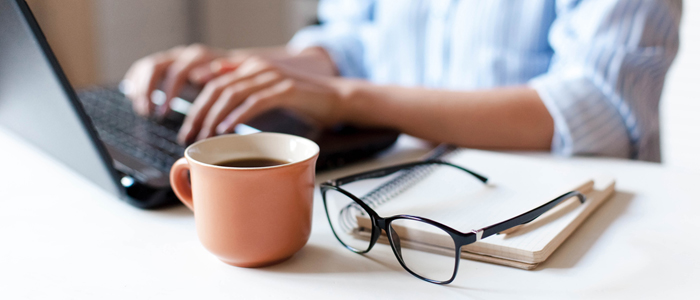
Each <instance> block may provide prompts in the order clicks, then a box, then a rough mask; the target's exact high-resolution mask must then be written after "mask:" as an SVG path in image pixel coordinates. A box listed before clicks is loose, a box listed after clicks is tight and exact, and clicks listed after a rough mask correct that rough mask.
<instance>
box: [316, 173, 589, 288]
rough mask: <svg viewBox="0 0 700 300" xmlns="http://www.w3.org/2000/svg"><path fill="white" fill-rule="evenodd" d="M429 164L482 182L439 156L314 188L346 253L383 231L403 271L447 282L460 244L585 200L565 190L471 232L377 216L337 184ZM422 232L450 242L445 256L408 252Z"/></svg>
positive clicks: (361, 250) (365, 248) (368, 245)
mask: <svg viewBox="0 0 700 300" xmlns="http://www.w3.org/2000/svg"><path fill="white" fill-rule="evenodd" d="M435 165H442V166H448V167H451V168H456V169H458V170H461V171H463V172H466V173H468V174H470V175H471V176H472V177H474V178H476V179H477V180H479V181H481V182H482V183H484V184H485V183H486V182H487V181H488V179H487V178H486V177H484V176H482V175H479V174H477V173H475V172H472V171H470V170H468V169H465V168H463V167H460V166H458V165H455V164H452V163H449V162H445V161H441V160H428V161H422V162H415V163H408V164H401V165H396V166H391V167H387V168H382V169H377V170H373V171H368V172H363V173H358V174H355V175H350V176H346V177H343V178H339V179H336V180H330V181H328V182H325V183H322V184H321V185H320V189H321V195H322V196H323V205H324V207H325V209H326V216H327V217H328V222H329V223H330V225H331V229H332V230H333V234H334V235H335V237H336V238H337V239H338V241H339V242H340V243H341V244H342V245H343V246H345V248H348V249H349V250H350V251H353V252H355V253H358V254H365V253H367V252H369V251H370V250H371V249H372V247H374V245H375V244H376V243H377V241H378V240H379V238H380V236H381V233H382V230H383V231H384V232H385V233H386V237H387V239H388V241H389V244H390V245H391V248H392V250H393V252H394V255H395V256H396V258H397V259H398V261H399V263H400V264H401V266H402V267H403V268H404V269H405V270H406V271H408V272H409V273H411V274H412V275H413V276H416V277H418V278H420V279H422V280H425V281H428V282H431V283H436V284H448V283H450V282H452V281H453V280H454V279H455V277H456V276H457V269H458V268H459V261H460V254H461V248H462V246H465V245H469V244H471V243H474V242H476V241H479V240H481V239H484V238H487V237H489V236H492V235H494V234H497V233H499V232H503V231H507V230H508V229H511V228H513V227H516V226H519V225H523V224H526V223H529V222H531V221H533V220H534V219H536V218H537V217H539V216H540V215H542V214H544V213H545V212H547V211H548V210H550V209H551V208H553V207H554V206H556V205H557V204H559V203H561V202H563V201H565V200H567V199H570V198H572V197H578V199H579V201H580V202H581V203H583V202H584V201H585V200H586V198H585V196H584V195H583V194H581V193H579V192H577V191H571V192H568V193H565V194H563V195H561V196H559V197H557V198H556V199H554V200H552V201H549V202H547V203H545V204H543V205H541V206H539V207H537V208H535V209H533V210H530V211H528V212H526V213H523V214H521V215H519V216H516V217H514V218H511V219H508V220H505V221H503V222H500V223H497V224H493V225H491V226H487V227H484V228H481V229H475V230H472V231H471V232H461V231H458V230H456V229H453V228H451V227H449V226H447V225H444V224H441V223H439V222H436V221H433V220H431V219H428V218H423V217H418V216H412V215H395V216H390V217H380V216H379V215H378V214H377V213H376V212H375V211H374V210H373V209H372V208H371V207H370V205H368V203H367V202H365V201H363V200H361V199H360V198H358V197H357V196H355V195H353V194H352V193H350V192H348V191H347V190H345V189H343V188H341V186H343V185H346V184H349V183H352V182H356V181H359V180H366V179H375V178H381V177H384V176H388V175H391V174H394V173H397V172H399V171H406V172H411V171H414V170H419V169H420V168H429V167H430V166H435ZM406 174H408V173H406ZM370 204H371V203H370ZM425 233H430V238H431V239H434V240H441V241H442V243H441V246H445V245H451V246H448V247H443V248H445V249H444V250H445V251H444V253H445V254H448V256H446V257H445V259H435V261H431V262H430V263H425V262H424V261H423V260H424V257H423V256H422V254H421V252H420V251H418V250H414V249H415V248H417V249H420V243H416V242H415V241H420V240H421V238H425V237H426V236H427V235H425ZM452 255H454V258H452Z"/></svg>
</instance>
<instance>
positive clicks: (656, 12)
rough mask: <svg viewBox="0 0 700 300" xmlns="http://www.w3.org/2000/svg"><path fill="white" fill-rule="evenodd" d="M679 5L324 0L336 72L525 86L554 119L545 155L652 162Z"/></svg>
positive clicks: (324, 32) (646, 1) (459, 85)
mask: <svg viewBox="0 0 700 300" xmlns="http://www.w3.org/2000/svg"><path fill="white" fill-rule="evenodd" d="M681 10H682V5H681V1H680V0H527V1H521V0H488V1H483V0H402V1H390V0H376V1H372V0H347V1H343V0H322V1H321V3H320V4H319V17H320V19H321V21H322V25H320V26H313V27H308V28H305V29H304V30H302V31H300V32H299V33H297V35H296V36H295V37H294V38H293V39H292V41H290V44H289V45H290V47H292V48H297V49H300V48H304V47H308V46H322V47H324V48H325V49H326V50H327V51H328V52H329V54H330V55H331V57H332V58H333V60H334V62H335V63H336V65H337V67H338V69H339V71H340V73H341V75H343V76H348V77H359V78H366V79H369V80H371V81H373V82H376V83H379V84H400V85H405V86H427V87H433V88H446V89H454V90H473V89H487V88H493V87H499V86H513V85H529V86H531V87H533V88H534V89H536V90H537V91H538V92H539V94H540V97H541V98H542V100H543V101H544V103H545V105H546V106H547V108H548V109H549V111H550V114H551V115H552V117H553V118H554V121H555V136H554V139H553V141H552V151H553V152H554V153H558V154H562V155H605V156H614V157H629V158H638V159H643V160H650V161H658V160H659V159H660V154H659V122H658V103H659V98H660V96H661V90H662V88H663V84H664V78H665V75H666V72H667V70H668V68H669V66H670V64H671V62H672V61H673V59H674V57H675V55H676V52H677V50H678V26H679V22H680V17H681Z"/></svg>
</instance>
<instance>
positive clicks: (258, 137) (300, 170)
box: [170, 133, 319, 267]
mask: <svg viewBox="0 0 700 300" xmlns="http://www.w3.org/2000/svg"><path fill="white" fill-rule="evenodd" d="M318 152H319V148H318V145H316V143H314V142H312V141H310V140H308V139H305V138H302V137H298V136H293V135H287V134H280V133H255V134H250V135H235V134H232V135H223V136H218V137H214V138H210V139H206V140H203V141H199V142H197V143H194V144H192V145H190V146H189V147H187V149H186V150H185V157H184V158H180V159H179V160H178V161H177V162H175V164H174V165H173V167H172V169H171V170H170V183H171V185H172V187H173V190H174V191H175V194H177V196H178V198H180V200H181V201H182V203H184V204H185V205H186V206H187V207H189V208H190V209H191V210H192V211H193V212H194V218H195V226H196V228H197V235H198V236H199V240H200V241H201V242H202V244H203V245H204V247H205V248H206V249H207V250H209V251H210V252H211V253H213V254H214V255H216V256H217V257H218V258H219V259H220V260H222V261H224V262H225V263H228V264H231V265H234V266H240V267H261V266H265V265H271V264H274V263H277V262H281V261H283V260H286V259H287V258H289V257H291V256H292V255H294V253H296V252H297V251H298V250H299V249H301V248H302V247H303V246H304V245H305V244H306V242H307V241H308V239H309V234H310V233H311V213H312V204H313V193H314V175H315V166H316V159H317V158H318ZM248 158H267V159H274V160H281V161H285V162H287V163H285V164H282V165H277V166H271V167H245V168H244V167H222V166H217V165H216V164H218V163H221V162H223V161H229V160H236V159H248ZM187 171H189V178H188V172H187Z"/></svg>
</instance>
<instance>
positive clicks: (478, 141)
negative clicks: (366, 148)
mask: <svg viewBox="0 0 700 300" xmlns="http://www.w3.org/2000/svg"><path fill="white" fill-rule="evenodd" d="M341 90H342V92H341V94H342V95H343V96H342V97H341V98H342V101H341V103H342V104H341V108H340V110H341V116H340V118H341V119H342V120H344V121H346V122H349V123H354V124H360V125H367V126H386V127H393V128H396V129H398V130H400V131H402V132H405V133H408V134H410V135H413V136H416V137H420V138H424V139H428V140H432V141H436V142H446V143H452V144H456V145H459V146H464V147H476V148H487V149H521V150H525V149H529V150H548V149H550V144H551V141H552V135H553V132H554V122H553V120H552V117H551V116H550V114H549V111H548V110H547V108H546V107H545V106H544V104H543V103H542V101H541V99H540V97H539V95H538V94H537V92H536V91H535V90H533V89H531V88H528V87H512V88H499V89H492V90H483V91H447V90H433V89H424V88H406V87H399V86H381V85H374V84H371V83H368V82H364V81H352V82H349V84H346V85H345V87H344V88H342V89H341Z"/></svg>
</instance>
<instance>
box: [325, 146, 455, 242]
mask: <svg viewBox="0 0 700 300" xmlns="http://www.w3.org/2000/svg"><path fill="white" fill-rule="evenodd" d="M456 149H457V147H455V146H452V145H446V144H442V145H440V146H438V147H436V148H435V149H434V150H433V151H432V153H431V154H430V155H429V156H428V157H427V158H425V159H426V160H431V159H437V158H440V157H442V156H445V155H447V154H449V153H452V152H454V151H455V150H456ZM437 167H438V165H424V166H417V167H414V168H411V169H408V170H404V171H401V174H400V175H398V176H397V177H396V178H394V179H392V180H389V181H388V182H385V183H384V184H382V185H380V186H378V187H377V188H375V189H373V190H371V191H369V192H368V193H367V194H365V195H364V196H362V197H360V199H362V201H364V202H365V203H366V204H367V205H368V206H369V207H371V208H377V207H378V206H379V205H382V204H384V203H386V202H388V201H389V200H391V199H393V198H395V197H396V196H398V195H400V194H401V193H403V192H404V191H406V190H407V189H408V188H410V187H412V186H413V185H415V184H416V183H418V182H419V181H421V180H422V179H424V178H426V177H427V176H428V175H430V174H431V173H432V172H434V171H435V170H436V169H437ZM338 214H339V216H338V218H339V220H338V221H339V222H340V224H339V225H340V227H341V228H342V230H344V231H345V232H348V233H350V232H352V231H353V230H356V229H357V218H356V217H357V216H358V215H364V214H365V213H364V209H362V208H361V207H360V206H359V205H358V204H357V203H354V202H352V203H350V204H348V205H346V206H345V207H343V208H342V209H341V210H340V212H338Z"/></svg>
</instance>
